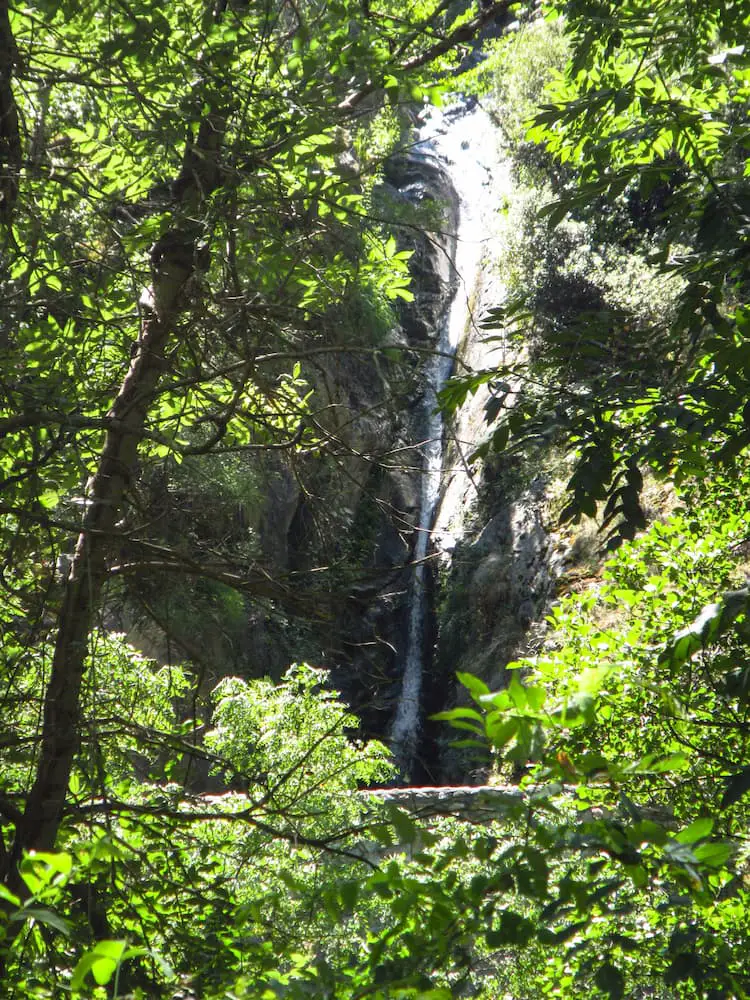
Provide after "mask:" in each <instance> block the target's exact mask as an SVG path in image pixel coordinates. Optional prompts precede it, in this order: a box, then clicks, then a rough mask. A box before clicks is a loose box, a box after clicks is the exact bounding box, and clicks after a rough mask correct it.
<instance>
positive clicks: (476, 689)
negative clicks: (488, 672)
mask: <svg viewBox="0 0 750 1000" xmlns="http://www.w3.org/2000/svg"><path fill="white" fill-rule="evenodd" d="M456 677H457V678H458V682H459V684H463V686H464V687H465V688H466V689H467V691H469V693H470V694H471V696H472V698H474V699H475V700H477V699H479V698H481V697H482V695H487V694H490V693H491V692H490V689H489V688H488V687H487V685H486V684H485V683H484V681H483V680H481V679H480V678H479V677H477V676H475V675H474V674H468V673H464V672H462V671H460V670H459V671H457V672H456Z"/></svg>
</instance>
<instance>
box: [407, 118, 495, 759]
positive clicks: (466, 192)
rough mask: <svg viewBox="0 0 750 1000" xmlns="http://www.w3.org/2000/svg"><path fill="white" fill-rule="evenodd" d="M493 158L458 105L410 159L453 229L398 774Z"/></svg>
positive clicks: (415, 701) (414, 699)
mask: <svg viewBox="0 0 750 1000" xmlns="http://www.w3.org/2000/svg"><path fill="white" fill-rule="evenodd" d="M494 153H495V139H494V130H493V127H492V125H491V123H490V121H489V119H488V117H487V115H486V114H485V112H484V111H482V110H481V108H479V107H478V106H474V107H473V108H471V109H469V108H467V106H466V105H464V104H459V105H457V106H454V108H453V109H451V110H449V111H447V112H442V113H441V112H439V111H437V110H435V109H434V110H432V111H431V112H430V114H429V116H428V117H427V118H426V120H425V123H424V125H423V128H422V129H421V131H420V135H419V142H418V144H417V146H416V151H415V153H413V154H412V159H416V158H419V157H424V158H425V159H432V160H433V161H434V159H435V158H437V159H438V160H439V161H440V162H441V163H442V164H443V166H444V169H445V170H446V172H447V173H448V175H449V177H450V179H451V181H452V184H453V187H454V189H455V192H456V195H457V196H458V204H459V210H458V224H457V231H456V233H455V239H454V240H453V241H452V242H453V243H454V245H455V247H456V249H455V254H454V257H453V260H452V270H453V274H454V277H455V279H456V281H455V284H454V288H455V292H454V294H453V297H452V299H450V301H449V305H448V307H447V308H446V310H445V312H444V315H443V316H442V318H441V320H440V322H439V328H438V330H437V331H436V333H437V335H436V337H435V347H436V349H437V352H439V353H436V354H435V355H434V356H432V357H431V358H430V359H429V360H428V361H427V363H426V364H425V367H424V398H423V403H422V406H423V412H424V428H425V434H424V438H425V440H424V443H423V445H422V446H421V453H422V479H421V492H420V504H419V519H418V522H417V531H416V543H415V546H414V552H413V556H412V558H413V561H414V574H413V578H412V583H411V589H410V593H409V619H408V629H407V635H406V649H405V653H404V657H403V674H402V684H401V694H400V696H399V700H398V704H397V708H396V713H395V718H394V720H393V724H392V726H391V732H390V742H391V747H392V750H393V753H394V756H395V759H396V762H397V764H398V766H399V769H400V771H401V773H402V775H403V776H405V777H406V776H408V774H409V771H410V769H411V767H412V764H413V761H414V758H415V755H416V751H417V746H418V741H419V732H420V723H421V715H422V710H421V703H422V686H423V679H424V674H425V666H426V664H425V662H424V660H425V644H426V636H425V626H426V623H427V621H428V616H429V601H428V586H427V584H428V579H427V572H428V568H427V562H426V559H427V556H428V554H429V552H430V549H431V548H432V547H433V545H434V543H435V539H434V538H433V524H434V520H435V512H436V508H437V505H438V501H439V498H440V489H441V474H442V468H443V419H442V415H441V414H440V413H439V411H438V410H437V393H438V392H439V391H440V389H441V388H442V387H443V386H444V385H445V382H446V380H447V378H448V376H449V375H450V373H451V370H452V368H453V354H454V353H455V351H456V349H457V347H458V346H459V344H460V341H461V338H462V336H463V334H464V331H465V329H466V325H467V321H468V319H469V314H470V299H471V293H472V289H473V286H474V283H475V280H476V276H477V273H478V270H479V265H480V263H481V259H482V250H483V247H484V244H485V242H486V239H487V238H488V235H489V220H490V219H491V218H492V217H493V216H494V206H492V205H490V204H483V202H484V200H485V199H483V197H482V196H483V194H485V195H486V194H487V188H488V185H489V182H490V177H491V174H490V164H491V163H492V161H493V158H494Z"/></svg>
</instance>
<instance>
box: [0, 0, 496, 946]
mask: <svg viewBox="0 0 750 1000" xmlns="http://www.w3.org/2000/svg"><path fill="white" fill-rule="evenodd" d="M509 6H510V4H509V2H508V0H502V2H498V3H492V4H483V5H481V9H480V10H479V11H478V12H477V11H475V10H473V9H468V10H467V11H466V12H465V13H464V14H461V15H459V16H458V17H454V16H453V15H449V14H448V12H447V11H448V5H446V4H443V3H441V4H434V3H424V4H423V3H416V4H414V5H412V6H411V7H410V8H409V11H408V15H406V16H405V15H404V12H403V10H402V9H401V8H400V7H392V6H391V5H388V4H384V5H381V6H379V7H378V8H377V9H374V8H373V9H371V10H365V9H363V7H362V6H361V5H359V4H355V3H348V2H344V3H336V4H316V3H309V4H297V3H286V2H282V3H278V4H277V3H271V2H268V3H263V4H257V5H251V4H246V3H242V2H238V3H217V4H215V5H210V4H205V5H204V4H198V3H193V2H186V3H182V4H178V5H176V6H172V7H170V8H169V10H163V9H162V8H160V7H155V6H154V5H153V4H150V3H147V2H143V3H135V4H127V5H124V6H123V5H121V4H110V5H105V6H104V7H102V5H101V4H83V5H80V4H62V5H59V4H58V5H49V4H45V3H40V4H36V5H31V6H26V7H23V8H15V7H11V5H9V4H8V3H7V2H6V3H3V4H2V5H1V6H0V49H1V50H2V55H0V180H1V190H0V196H1V198H2V202H1V204H0V210H1V213H2V220H1V221H2V239H3V257H4V262H5V269H4V273H3V276H2V296H3V313H4V317H5V318H4V328H3V332H2V340H1V341H0V350H1V351H2V354H3V371H4V374H3V376H2V381H1V382H0V393H1V403H2V411H3V412H2V417H0V439H1V441H2V444H1V445H0V475H1V476H2V479H1V480H0V481H1V482H2V494H3V499H2V505H1V506H0V514H1V515H2V526H1V528H0V530H1V531H2V544H3V548H4V554H5V560H4V561H5V566H6V571H5V574H4V579H3V584H4V587H5V592H6V595H7V601H6V605H5V608H4V610H3V613H2V614H3V619H2V623H3V629H4V634H5V643H6V654H5V655H6V660H5V668H6V671H7V672H8V676H11V677H16V678H17V677H18V676H19V675H20V674H21V673H23V672H24V671H25V670H26V669H27V668H28V669H30V670H31V672H32V674H33V672H34V671H37V672H38V673H39V675H40V676H41V675H42V674H43V676H44V694H43V697H42V699H41V702H40V711H41V713H42V718H41V725H40V731H39V743H38V748H37V743H36V734H34V735H29V738H30V739H31V741H32V746H31V747H29V748H28V750H27V751H25V752H24V757H23V763H24V764H25V765H26V766H28V767H29V768H30V770H29V771H28V772H26V773H27V774H31V775H32V778H31V780H30V782H29V781H28V779H27V778H25V777H24V778H22V779H20V778H19V780H18V781H17V782H16V783H15V784H14V785H12V786H11V787H9V788H8V789H7V790H6V794H5V796H4V798H3V805H2V810H0V811H1V812H2V817H3V842H2V850H1V851H0V855H1V857H0V864H1V867H2V878H3V883H4V884H5V886H6V887H7V889H8V891H9V892H10V894H11V896H15V897H19V898H24V897H26V896H27V895H28V892H29V887H28V882H27V881H25V880H24V879H23V878H22V877H21V876H20V875H19V864H20V863H21V859H22V857H23V855H24V852H26V851H29V850H36V851H42V852H49V851H50V850H51V849H52V848H53V847H54V846H55V844H56V843H57V841H58V836H59V832H60V828H61V824H62V823H63V821H64V820H65V817H66V815H67V814H68V812H67V811H68V808H69V805H70V796H71V792H70V781H71V769H72V766H73V763H74V761H75V760H76V759H77V757H80V756H81V755H82V754H83V755H85V754H86V753H89V752H90V751H91V750H92V747H91V746H90V745H88V744H87V740H88V736H87V735H86V733H85V731H84V722H85V720H84V717H83V714H82V697H83V692H84V690H85V687H86V685H87V684H88V683H89V682H90V680H91V678H92V676H93V674H92V671H94V670H95V664H96V660H97V655H98V654H97V652H96V650H95V649H92V646H91V637H92V634H93V633H94V631H95V624H96V618H97V614H98V613H99V612H100V611H101V608H102V594H103V591H104V588H105V584H106V583H107V582H108V581H110V580H112V579H114V578H115V577H118V576H123V575H126V574H132V573H135V572H137V571H138V568H139V567H143V566H144V565H146V564H149V563H150V564H154V563H156V564H158V565H159V566H160V567H161V568H162V569H163V570H164V571H166V572H189V573H195V572H204V573H206V574H208V575H211V574H213V576H214V578H216V579H219V580H221V581H222V582H223V583H227V584H229V585H236V586H239V587H240V588H241V589H244V590H245V591H247V592H250V593H253V592H256V593H259V592H260V593H269V592H270V593H271V594H273V595H274V596H276V597H278V598H280V599H282V600H283V599H286V598H287V596H288V594H287V591H286V589H285V588H284V587H282V586H281V585H279V584H276V583H274V582H273V581H269V580H268V578H267V577H266V576H265V575H264V574H262V573H259V572H250V571H249V568H248V567H247V566H245V567H244V569H243V571H241V572H240V573H237V572H236V571H235V570H234V568H233V567H231V566H229V565H227V563H226V561H219V562H218V564H214V565H211V566H209V565H200V566H196V564H195V560H191V559H190V558H189V557H186V556H184V554H181V553H180V552H178V551H175V550H173V549H169V548H165V547H163V546H159V545H157V544H155V543H154V541H153V540H152V539H150V538H149V536H148V532H147V531H146V530H144V525H143V524H142V523H141V522H142V520H143V518H144V515H145V514H146V511H145V510H144V508H143V505H142V502H141V498H140V495H139V487H140V484H142V483H143V482H144V480H145V479H147V476H148V472H149V469H152V468H153V467H154V463H155V462H158V461H159V460H163V459H164V458H165V457H167V456H169V457H170V458H171V460H172V461H179V460H180V459H181V458H182V457H184V456H187V455H199V454H206V453H209V452H214V453H216V452H231V451H242V450H244V451H247V452H249V453H252V452H253V451H258V450H270V449H274V448H275V449H295V448H300V447H302V448H304V447H307V448H317V447H319V443H320V442H319V439H318V429H319V426H318V425H316V423H315V421H314V420H310V419H308V409H309V407H308V404H307V394H308V386H307V385H306V384H305V382H304V379H303V378H302V376H301V374H300V371H299V368H297V369H296V370H294V371H292V372H291V373H290V372H288V371H287V372H285V371H284V366H288V367H290V368H291V367H292V362H293V361H294V360H295V359H296V357H297V356H298V355H299V354H300V347H301V344H302V342H303V341H305V340H307V342H308V344H310V343H311V344H312V348H313V349H318V348H319V349H322V350H326V349H328V348H327V347H326V345H325V343H324V339H323V338H324V327H323V324H322V318H323V317H324V315H325V311H326V309H327V308H328V307H329V306H330V304H331V303H332V302H336V301H340V300H341V299H342V297H344V296H345V295H346V294H347V293H348V291H349V289H350V288H351V286H352V284H353V283H355V282H356V283H358V285H359V286H360V287H368V284H369V287H371V288H372V289H374V290H375V292H377V291H378V290H380V289H382V288H383V287H384V286H385V285H389V284H390V286H391V288H392V289H396V291H395V293H394V294H398V291H397V290H398V289H403V287H404V284H405V264H404V260H403V255H399V254H398V252H397V248H396V246H395V244H394V243H393V242H392V241H388V240H387V239H386V238H385V236H384V234H383V232H382V229H381V228H379V227H378V225H377V224H370V223H369V222H368V218H367V211H366V206H367V190H368V189H367V179H366V178H365V179H364V180H362V179H359V178H353V177H352V176H351V171H347V170H346V169H344V168H343V167H342V166H341V164H340V162H339V160H338V159H337V157H338V156H339V155H340V153H341V152H342V151H343V150H344V149H345V147H346V144H347V142H348V141H349V140H348V139H347V138H346V134H345V132H344V131H343V129H344V128H345V127H348V128H349V129H351V130H353V131H356V130H357V129H362V128H364V126H365V124H366V122H367V121H368V120H369V119H370V118H371V117H372V116H373V114H374V113H375V110H376V108H377V106H378V102H379V101H380V100H381V97H382V95H383V94H384V93H385V94H386V95H387V96H388V98H389V99H390V100H392V101H396V102H397V101H398V100H400V99H401V98H403V97H407V96H408V97H409V98H418V97H421V94H422V91H421V90H420V87H422V86H425V85H431V83H432V76H433V75H434V74H436V73H439V72H442V71H445V70H446V69H447V68H448V67H449V66H450V65H451V64H452V62H453V61H454V59H455V56H456V54H457V53H459V52H460V50H461V46H462V45H463V44H464V43H466V42H469V41H470V40H471V39H473V38H474V37H476V35H477V33H478V32H479V31H480V29H481V28H482V27H483V26H484V25H485V24H487V23H489V22H490V21H491V20H493V19H495V18H497V17H498V16H500V15H501V14H503V13H504V12H505V11H506V10H507V9H508V8H509ZM342 142H343V149H342ZM79 512H81V513H80V517H79ZM71 538H73V539H74V540H75V542H74V545H73V546H72V547H70V548H69V549H68V551H66V548H68V543H67V540H69V539H71ZM60 556H64V557H65V558H59V557H60ZM48 635H49V636H50V637H51V640H52V645H51V648H50V649H49V650H48V649H47V647H45V645H44V640H45V639H46V637H47V636H48ZM48 655H49V663H47V656H48ZM27 679H28V677H27ZM12 704H14V703H13V702H12V699H11V700H9V701H8V706H11V705H12ZM30 728H31V730H33V729H34V727H33V726H31V727H30ZM105 784H106V782H105ZM91 792H92V794H93V789H92V790H91ZM103 794H106V793H104V792H103ZM10 908H11V909H12V906H11V907H10ZM19 927H20V923H18V922H16V923H13V922H11V923H10V924H9V925H8V928H7V936H8V939H9V940H11V941H12V938H13V936H14V934H15V932H17V930H18V928H19Z"/></svg>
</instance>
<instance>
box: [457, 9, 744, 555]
mask: <svg viewBox="0 0 750 1000" xmlns="http://www.w3.org/2000/svg"><path fill="white" fill-rule="evenodd" d="M560 15H564V16H565V18H566V22H565V24H566V28H565V32H566V35H567V37H568V39H569V41H570V44H571V46H572V48H571V60H570V63H569V65H568V67H567V70H566V73H565V75H564V76H560V77H559V78H558V79H556V80H555V82H554V83H553V84H551V85H550V87H549V89H548V97H547V98H546V100H547V101H548V103H546V104H545V105H543V107H542V108H541V109H540V110H539V112H538V113H537V114H536V116H535V118H534V122H533V123H532V127H531V129H530V131H529V132H528V138H529V140H530V141H532V142H534V143H538V144H541V147H542V148H543V149H544V150H545V151H546V155H548V156H549V157H551V160H550V161H548V162H549V163H551V164H554V166H552V167H551V169H550V171H549V177H550V183H551V185H552V187H553V190H554V192H555V196H554V198H553V199H552V200H551V201H550V202H549V204H548V205H547V206H546V207H545V208H544V210H543V212H542V213H541V214H542V217H544V218H546V219H547V220H548V223H549V226H550V227H551V228H554V227H555V226H556V225H559V224H560V222H561V221H562V220H563V219H564V218H566V217H570V218H573V219H575V220H581V219H587V220H589V221H590V220H591V219H592V218H596V215H594V214H592V212H591V208H592V206H593V207H595V210H596V213H598V219H599V222H598V223H597V224H598V225H599V229H600V230H601V228H602V220H603V225H604V226H605V227H606V226H608V227H609V233H610V236H612V235H614V238H615V239H619V240H620V241H621V242H626V241H627V240H628V239H631V238H632V233H633V232H634V230H637V229H638V227H640V228H641V231H642V232H644V233H645V237H646V238H645V239H643V247H644V253H647V254H648V256H649V257H650V260H651V262H652V263H656V264H658V265H659V266H660V267H661V268H662V270H663V272H664V274H665V275H666V276H669V277H673V278H676V279H678V280H679V281H680V282H682V283H683V284H682V292H681V298H680V303H679V308H678V309H677V311H676V315H675V317H674V320H673V322H672V323H671V325H670V328H669V329H659V328H657V327H656V326H655V325H654V324H653V323H652V324H651V325H650V326H649V325H648V324H645V325H644V326H643V328H642V329H640V330H637V329H633V327H632V325H630V326H627V324H626V326H627V328H623V322H624V317H623V316H618V315H616V314H614V313H613V312H612V310H610V311H609V313H607V314H603V313H601V311H600V312H599V314H597V312H596V310H595V309H592V310H591V311H588V312H585V313H584V314H583V315H582V316H579V317H578V318H574V319H572V320H571V321H570V322H563V323H561V324H558V327H557V329H555V330H553V331H552V332H551V334H550V337H549V340H548V342H547V344H546V348H545V351H544V354H543V356H541V357H537V358H536V359H535V361H536V365H535V368H534V372H533V375H534V378H536V379H540V380H541V382H542V383H543V385H544V390H543V392H541V393H539V394H537V396H534V395H533V394H532V395H530V396H529V397H528V398H527V399H526V400H525V401H524V403H523V404H522V406H521V408H520V409H516V410H515V411H514V412H513V413H508V414H503V409H504V407H503V401H502V398H500V397H499V398H498V399H497V401H496V405H495V406H494V407H493V409H492V411H491V416H493V417H496V416H501V417H502V419H501V420H500V421H499V426H498V428H497V430H496V432H495V434H494V439H493V441H492V443H491V444H489V445H488V446H487V448H486V449H485V451H487V450H493V449H495V450H503V449H505V448H506V447H508V446H509V447H511V448H513V447H522V446H524V444H525V443H527V442H529V441H530V440H533V438H534V437H535V436H538V435H540V434H541V435H542V436H543V437H548V436H549V435H550V434H554V433H556V432H560V433H561V434H563V435H564V436H565V439H566V441H567V442H568V443H569V444H570V446H571V449H572V450H574V451H575V452H576V453H577V455H578V459H577V461H576V466H575V472H574V474H573V476H572V478H571V480H570V483H569V491H570V505H569V506H568V508H567V509H566V512H565V516H566V517H570V518H573V517H577V516H579V515H580V514H581V513H585V514H593V512H594V511H595V509H596V508H597V504H599V503H600V502H603V503H604V504H605V506H604V525H605V527H607V528H609V529H611V531H610V541H611V543H612V544H613V546H616V545H617V544H619V542H620V541H621V540H622V538H624V537H628V538H632V537H633V535H634V534H635V532H636V531H637V530H639V529H640V528H641V527H643V524H644V519H643V511H642V509H641V505H640V501H639V495H640V490H641V486H642V471H643V470H645V469H646V468H650V469H653V470H654V471H655V472H657V473H658V474H659V475H661V476H667V477H671V478H673V479H674V480H675V481H676V482H677V483H680V482H682V481H684V480H685V479H687V478H690V477H691V476H695V475H698V476H699V477H700V476H706V475H708V474H709V471H710V469H711V466H712V465H713V463H716V462H718V463H719V464H722V465H726V466H727V467H730V466H731V464H732V462H733V461H734V459H735V458H736V456H737V455H738V454H740V453H742V451H743V450H744V449H745V448H746V447H747V444H748V438H747V431H746V428H745V422H746V421H745V417H744V415H743V414H744V407H745V402H746V400H745V376H744V371H745V367H746V362H745V360H744V353H743V352H744V350H745V348H744V345H743V336H744V331H745V328H746V326H747V309H746V303H745V299H746V284H747V253H746V235H747V218H748V215H747V211H748V206H747V165H746V159H747V158H746V153H745V144H746V138H747V135H746V126H745V123H744V114H743V109H744V108H746V107H747V102H748V86H749V79H750V78H749V76H748V54H747V50H746V47H745V46H744V44H743V33H744V30H745V26H746V25H745V18H746V14H745V11H744V10H743V7H742V5H741V4H734V3H730V4H722V5H719V4H713V3H700V4H689V5H688V6H687V7H684V6H682V5H678V4H675V3H671V2H665V3H660V4H658V5H656V7H654V5H653V4H645V3H644V4H641V3H637V2H634V3H628V4H625V5H621V4H609V3H596V4H593V5H592V4H589V3H582V4H578V3H570V4H565V5H560V6H558V5H555V4H550V5H549V7H548V16H550V17H553V18H554V17H558V16H560ZM618 234H619V235H618ZM507 324H509V325H510V327H511V328H512V327H513V326H514V325H515V326H516V327H517V328H518V329H519V330H522V329H524V328H525V326H527V325H528V316H527V314H526V311H525V305H524V303H523V301H522V300H519V301H514V302H509V303H506V304H505V306H504V307H503V308H501V309H499V310H498V312H497V314H496V315H495V317H494V318H493V317H489V318H488V321H487V327H488V328H493V327H503V326H504V325H507ZM561 356H562V360H561ZM509 374H513V373H512V372H503V371H497V372H487V373H483V374H478V375H477V376H476V377H475V378H476V379H478V380H479V381H480V382H481V381H485V382H486V381H488V380H489V381H492V380H495V381H496V382H498V383H499V384H502V382H503V379H504V378H507V376H508V375H509ZM472 385H476V381H475V382H473V383H472V381H471V380H467V381H466V382H465V383H464V385H463V387H462V385H461V383H460V382H457V383H456V385H455V386H454V390H455V391H456V392H458V394H459V397H460V395H461V393H462V392H466V391H470V389H471V387H472ZM454 398H458V397H454V396H453V394H452V392H451V391H450V390H449V392H448V394H447V396H446V399H448V400H451V401H453V399H454ZM603 401H606V402H603ZM509 442H510V444H509Z"/></svg>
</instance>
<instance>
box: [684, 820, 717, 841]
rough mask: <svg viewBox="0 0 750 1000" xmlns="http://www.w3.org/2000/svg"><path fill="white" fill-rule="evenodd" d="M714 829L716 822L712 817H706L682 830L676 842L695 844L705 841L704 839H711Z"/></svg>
mask: <svg viewBox="0 0 750 1000" xmlns="http://www.w3.org/2000/svg"><path fill="white" fill-rule="evenodd" d="M713 828H714V820H713V819H711V817H710V816H704V817H702V818H701V819H696V820H695V821H694V822H693V823H691V824H690V825H689V826H686V827H685V829H684V830H680V832H679V833H678V834H677V836H676V837H675V840H677V841H679V843H681V844H694V843H696V841H698V840H703V838H704V837H709V836H710V835H711V831H712V830H713Z"/></svg>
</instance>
